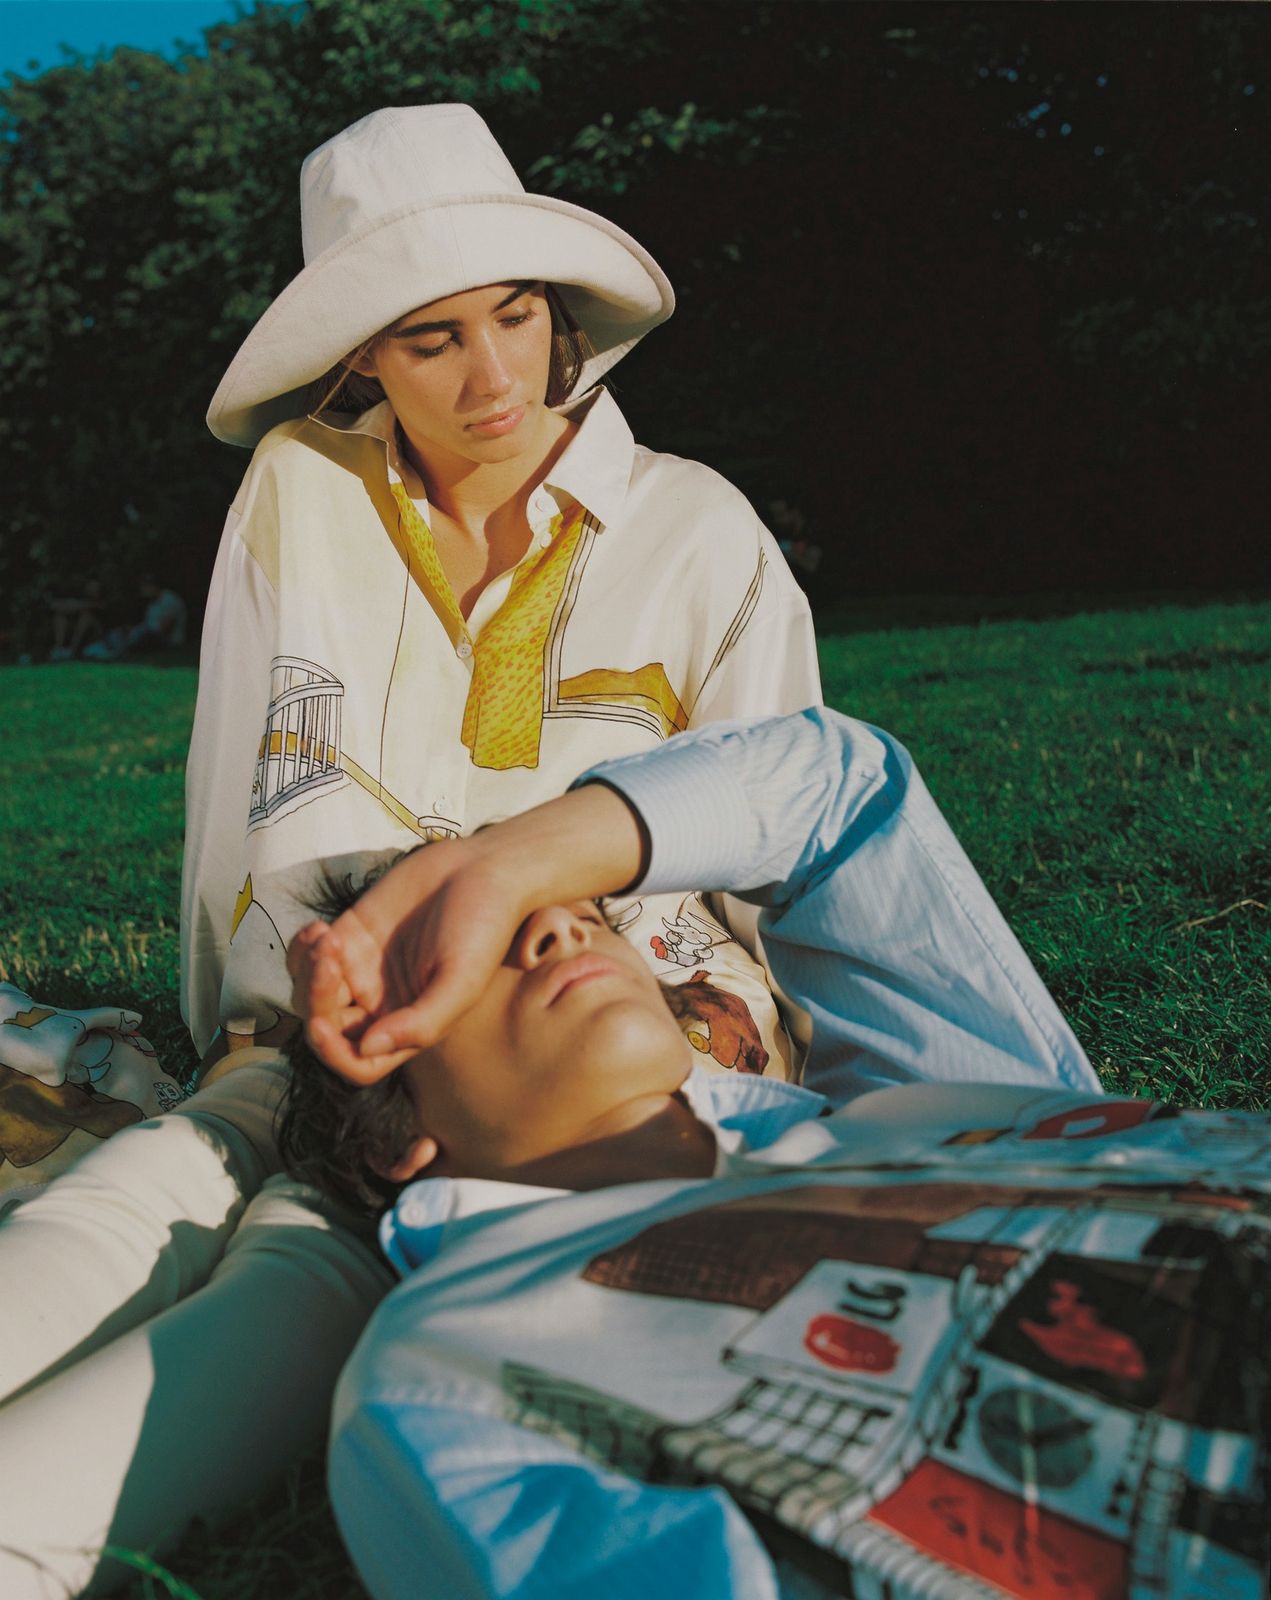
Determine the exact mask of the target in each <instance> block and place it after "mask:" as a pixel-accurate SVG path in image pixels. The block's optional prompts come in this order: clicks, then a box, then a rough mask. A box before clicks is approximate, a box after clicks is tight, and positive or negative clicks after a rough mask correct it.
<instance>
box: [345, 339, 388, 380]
mask: <svg viewBox="0 0 1271 1600" xmlns="http://www.w3.org/2000/svg"><path fill="white" fill-rule="evenodd" d="M340 365H341V366H342V367H347V368H348V369H349V371H350V372H356V373H357V375H358V377H359V378H376V377H378V376H379V374H378V373H377V372H376V370H375V357H374V356H373V355H372V354H371V352H370V350H369V348H368V347H367V346H366V345H363V346H362V348H361V349H360V350H355V351H354V352H353V354H352V355H351V356H344V357H342V358H341V361H340Z"/></svg>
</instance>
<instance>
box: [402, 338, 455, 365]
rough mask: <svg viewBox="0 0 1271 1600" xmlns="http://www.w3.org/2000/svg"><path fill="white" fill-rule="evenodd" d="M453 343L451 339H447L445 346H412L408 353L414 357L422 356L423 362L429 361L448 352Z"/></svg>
mask: <svg viewBox="0 0 1271 1600" xmlns="http://www.w3.org/2000/svg"><path fill="white" fill-rule="evenodd" d="M453 343H454V340H453V339H447V340H446V342H445V344H413V345H411V347H410V353H411V355H414V356H422V357H423V358H424V360H425V361H429V360H431V359H432V357H433V356H439V355H441V354H443V352H445V351H446V350H449V348H450V346H451V345H452V344H453Z"/></svg>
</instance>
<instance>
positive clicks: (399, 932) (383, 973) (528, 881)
mask: <svg viewBox="0 0 1271 1600" xmlns="http://www.w3.org/2000/svg"><path fill="white" fill-rule="evenodd" d="M644 853H645V840H644V835H643V825H642V824H641V822H640V820H639V818H638V817H637V816H636V814H635V812H634V811H632V809H631V808H630V807H629V806H628V804H627V802H626V801H625V800H624V799H623V798H622V797H621V796H620V795H619V794H617V793H616V792H615V791H614V790H612V789H609V788H607V787H605V786H604V785H603V784H588V785H586V786H585V787H584V788H581V789H577V790H574V791H572V792H571V793H570V794H567V795H563V796H562V797H561V798H560V799H559V800H551V801H549V802H548V803H547V804H546V805H542V806H537V807H535V808H534V810H532V811H527V812H524V813H523V814H522V815H521V816H519V817H512V818H510V819H509V820H508V821H506V822H500V823H496V824H495V825H494V826H492V827H490V828H486V829H484V830H483V831H482V832H481V833H478V834H475V835H473V836H472V837H471V838H467V839H454V840H446V841H443V842H441V843H438V844H431V845H428V846H426V847H425V848H423V849H420V850H416V851H415V852H413V853H412V854H411V855H409V856H407V857H406V858H405V859H404V860H402V861H399V862H398V863H397V865H396V866H395V867H393V868H392V869H391V870H390V871H389V872H387V873H385V875H384V876H383V878H381V879H380V881H379V882H378V883H376V884H374V885H373V886H372V887H371V888H370V889H368V890H367V891H366V892H365V894H363V895H362V896H361V898H360V899H359V900H358V902H357V904H356V905H355V906H353V907H351V908H350V909H349V910H348V911H346V912H344V914H343V915H342V916H340V917H337V919H336V920H335V921H334V922H333V923H330V924H329V925H328V924H327V923H324V922H312V923H309V924H308V926H306V927H304V928H302V929H301V930H300V932H299V933H297V934H296V936H295V938H294V939H293V940H292V942H291V947H290V949H289V950H288V952H287V968H288V971H289V972H290V973H291V976H292V980H293V985H294V987H293V991H292V1005H293V1009H294V1010H295V1011H296V1014H297V1015H298V1016H300V1017H302V1018H303V1019H304V1021H305V1033H306V1036H307V1037H308V1040H309V1043H310V1045H311V1046H312V1048H313V1050H314V1052H315V1053H316V1054H317V1055H318V1056H319V1057H320V1058H321V1059H322V1060H323V1061H325V1062H326V1064H327V1065H328V1066H329V1067H331V1068H332V1069H333V1070H334V1071H336V1072H338V1073H339V1074H340V1075H341V1076H342V1077H345V1078H348V1079H350V1080H351V1081H353V1082H355V1083H374V1082H376V1081H377V1080H378V1079H380V1078H382V1077H384V1076H386V1075H387V1074H388V1073H390V1072H392V1071H394V1070H395V1069H396V1068H397V1067H399V1066H400V1065H401V1064H402V1063H403V1062H404V1061H407V1060H409V1059H410V1057H411V1056H413V1055H415V1054H417V1053H418V1052H419V1051H420V1050H424V1049H427V1048H428V1046H429V1045H432V1044H435V1043H436V1041H437V1040H438V1039H440V1038H441V1037H442V1036H443V1035H444V1034H445V1033H446V1031H447V1030H448V1029H449V1028H450V1027H451V1025H452V1024H453V1023H454V1022H455V1021H456V1020H457V1019H458V1018H459V1017H461V1016H462V1015H463V1014H464V1013H465V1012H466V1011H467V1010H469V1008H470V1007H471V1006H472V1005H474V1004H475V1003H476V1001H477V1000H478V999H479V998H480V996H481V994H482V993H483V992H484V990H485V988H486V986H487V984H488V983H489V981H490V979H491V977H492V976H493V975H494V973H495V972H496V971H497V970H498V968H499V966H500V965H501V963H502V962H503V960H504V958H505V957H506V955H507V952H508V949H509V947H510V946H511V944H512V941H513V939H514V938H515V936H516V931H517V929H518V928H519V927H520V926H521V923H522V922H523V921H524V920H525V918H526V917H527V916H529V914H530V913H531V912H532V911H535V910H537V909H538V908H539V907H540V906H544V905H553V904H558V903H568V902H570V901H573V900H580V899H584V898H588V899H589V898H593V897H595V896H597V895H602V894H612V893H614V892H615V891H616V890H618V889H621V888H623V887H624V886H625V885H627V884H629V883H630V882H632V881H633V880H635V879H638V878H639V876H640V875H641V873H642V870H643V858H644Z"/></svg>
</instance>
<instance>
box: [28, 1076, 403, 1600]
mask: <svg viewBox="0 0 1271 1600" xmlns="http://www.w3.org/2000/svg"><path fill="white" fill-rule="evenodd" d="M230 1060H231V1061H232V1062H233V1063H234V1066H233V1070H231V1071H228V1072H224V1073H223V1075H221V1076H220V1077H218V1078H217V1079H216V1080H215V1081H214V1082H212V1083H210V1084H209V1086H208V1087H207V1088H205V1089H201V1090H200V1091H199V1093H198V1094H197V1095H195V1096H193V1098H192V1099H190V1100H189V1101H188V1102H187V1103H186V1105H185V1106H184V1107H182V1109H181V1110H179V1111H174V1112H171V1113H170V1114H169V1115H167V1116H165V1117H160V1118H156V1119H155V1120H154V1121H152V1122H146V1123H141V1124H139V1125H138V1126H136V1127H133V1128H127V1129H125V1130H123V1131H122V1132H121V1133H118V1134H116V1135H115V1136H114V1137H113V1138H111V1139H108V1140H106V1141H104V1142H103V1143H102V1145H101V1146H100V1147H99V1148H97V1149H94V1150H92V1151H91V1152H89V1153H88V1154H87V1155H86V1156H84V1158H83V1159H82V1160H81V1161H79V1162H78V1163H77V1164H76V1165H75V1166H74V1167H72V1168H71V1169H70V1170H69V1171H68V1172H66V1173H64V1174H63V1175H62V1176H61V1177H60V1178H58V1179H56V1180H55V1181H54V1183H52V1184H51V1185H50V1186H49V1188H48V1189H47V1190H46V1191H45V1192H44V1193H42V1194H39V1195H37V1196H35V1197H34V1198H32V1199H30V1200H28V1201H26V1202H25V1203H24V1204H23V1205H21V1206H19V1207H18V1208H17V1209H16V1210H14V1211H12V1212H10V1213H8V1214H7V1215H6V1216H5V1218H4V1219H3V1221H0V1595H2V1596H3V1597H4V1600H67V1597H68V1596H71V1595H75V1594H78V1593H80V1592H81V1590H83V1589H84V1588H85V1587H86V1586H87V1585H88V1584H89V1583H90V1582H92V1584H93V1588H94V1591H95V1592H96V1591H98V1590H99V1589H101V1588H108V1587H109V1586H110V1583H111V1580H112V1579H113V1580H114V1581H118V1580H119V1579H120V1578H121V1577H122V1576H123V1575H124V1573H125V1569H123V1568H121V1567H119V1566H118V1565H117V1564H114V1563H111V1562H109V1561H104V1560H103V1559H102V1556H101V1550H102V1547H103V1546H104V1545H107V1544H110V1545H115V1546H123V1547H125V1548H129V1549H134V1550H153V1549H155V1548H156V1547H158V1546H161V1545H162V1544H163V1543H164V1542H165V1541H167V1540H169V1539H171V1538H174V1537H175V1536H176V1535H177V1534H179V1533H180V1531H181V1530H182V1529H183V1528H184V1527H185V1526H186V1524H187V1523H188V1522H189V1521H190V1520H191V1519H192V1518H193V1517H195V1516H205V1517H206V1516H213V1515H215V1514H217V1513H219V1512H223V1511H226V1510H228V1509H230V1508H232V1507H234V1506H235V1505H238V1504H241V1503H242V1502H243V1501H245V1500H248V1499H250V1498H251V1497H252V1496H254V1495H256V1494H257V1493H259V1492H260V1491H261V1490H262V1489H264V1488H265V1487H267V1486H268V1484H269V1483H270V1482H272V1481H273V1480H274V1479H276V1478H277V1477H278V1476H279V1475H280V1474H281V1473H282V1471H283V1470H284V1469H285V1468H286V1467H287V1466H288V1465H289V1464H290V1463H291V1462H292V1461H293V1460H294V1459H295V1458H296V1457H297V1456H298V1455H299V1454H300V1453H301V1452H302V1451H303V1450H304V1449H306V1448H307V1447H308V1446H310V1445H311V1444H313V1443H315V1442H316V1441H318V1440H319V1439H321V1438H322V1436H323V1434H324V1432H325V1429H326V1425H327V1416H328V1409H329V1403H330V1398H331V1392H332V1390H333V1388H334V1385H335V1380H336V1377H337V1375H338V1373H339V1371H340V1368H341V1367H342V1366H343V1364H344V1361H345V1359H346V1357H347V1356H348V1354H349V1352H350V1351H351V1350H352V1348H353V1345H354V1343H355V1342H356V1340H357V1337H358V1334H359V1333H360V1332H361V1330H362V1327H363V1325H364V1324H365V1322H366V1319H367V1317H368V1316H369V1315H370V1312H371V1310H372V1308H373V1307H374V1306H375V1305H376V1303H377V1302H378V1301H379V1299H380V1298H381V1297H382V1295H383V1294H384V1293H385V1291H386V1290H387V1289H388V1287H389V1286H390V1283H391V1281H392V1276H391V1273H390V1272H389V1270H388V1268H387V1267H386V1266H385V1265H384V1264H383V1262H382V1261H381V1260H380V1258H379V1255H378V1252H377V1251H376V1250H375V1248H374V1243H373V1239H372V1235H371V1229H370V1226H369V1224H366V1225H359V1224H357V1223H354V1222H353V1221H352V1220H351V1219H350V1218H349V1217H348V1216H347V1214H346V1213H344V1212H342V1211H340V1210H339V1209H338V1208H336V1207H334V1206H333V1205H331V1204H330V1203H329V1202H326V1201H324V1200H323V1199H322V1198H321V1197H320V1196H318V1195H317V1193H316V1191H314V1190H312V1189H309V1188H307V1187H305V1186H303V1185H300V1184H296V1183H292V1182H291V1181H290V1180H288V1179H286V1178H283V1177H280V1176H271V1175H272V1174H275V1173H276V1171H277V1166H278V1161H277V1154H276V1151H275V1148H274V1140H273V1131H272V1123H273V1112H274V1107H275V1105H276V1103H277V1100H278V1096H279V1094H280V1092H281V1089H282V1086H283V1083H284V1081H285V1076H286V1072H287V1070H288V1069H287V1065H286V1063H285V1061H284V1060H283V1058H281V1057H280V1056H278V1055H276V1054H275V1053H274V1052H272V1051H267V1050H252V1051H244V1052H241V1055H236V1056H234V1057H231V1058H230ZM227 1065H228V1063H227Z"/></svg>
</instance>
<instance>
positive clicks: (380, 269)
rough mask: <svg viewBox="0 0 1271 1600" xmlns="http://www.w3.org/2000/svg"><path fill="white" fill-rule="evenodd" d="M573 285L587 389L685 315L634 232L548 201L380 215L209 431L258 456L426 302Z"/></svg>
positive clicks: (260, 351)
mask: <svg viewBox="0 0 1271 1600" xmlns="http://www.w3.org/2000/svg"><path fill="white" fill-rule="evenodd" d="M525 279H528V280H533V281H535V282H537V281H539V280H540V279H541V280H543V281H544V282H547V283H552V284H556V285H558V286H560V288H561V289H562V292H563V298H564V300H565V302H566V304H567V306H568V307H569V310H570V313H571V314H572V315H573V317H574V319H575V320H576V321H577V323H578V325H579V327H580V328H581V329H582V330H583V332H584V333H585V334H586V335H587V337H588V339H589V340H590V342H591V345H592V348H593V350H594V351H595V355H594V356H593V357H592V358H591V359H590V360H588V361H587V363H586V364H585V366H584V367H583V370H582V373H581V374H580V376H579V380H578V382H577V383H576V384H575V386H574V387H575V392H576V393H582V392H583V391H584V390H585V389H587V388H589V387H590V386H591V384H593V383H594V382H595V381H596V380H597V379H598V378H599V377H600V376H601V375H602V374H603V373H605V372H607V371H608V370H609V368H610V367H612V366H613V365H614V363H615V362H617V361H619V360H621V359H622V357H623V356H624V355H625V354H626V353H627V351H628V350H630V349H631V347H632V345H634V344H635V343H637V341H638V340H640V339H642V338H643V337H644V335H645V334H646V333H648V331H649V330H650V329H651V328H655V327H656V326H657V325H658V323H659V322H664V321H665V320H666V318H667V317H669V316H670V315H671V312H672V311H673V310H674V308H675V296H674V293H673V292H672V289H671V285H670V283H669V282H668V281H667V278H666V275H665V274H664V273H663V271H662V269H661V268H660V267H659V266H658V264H657V262H656V261H654V259H653V257H652V256H650V255H649V253H648V252H647V251H646V250H644V249H643V248H642V247H641V246H640V245H639V244H637V243H636V241H635V240H634V239H633V238H631V236H630V235H629V234H627V233H624V232H623V231H622V229H621V228H618V227H615V226H614V224H613V223H611V222H608V221H606V220H605V218H604V217H601V216H597V215H596V214H595V213H594V212H591V211H586V210H584V209H583V208H582V207H581V206H575V205H571V204H570V203H569V202H568V201H566V200H554V199H552V198H551V197H550V196H548V195H535V194H524V195H509V194H500V195H471V196H449V197H447V198H446V199H445V200H441V201H434V202H431V203H429V204H427V205H421V206H408V207H404V208H403V209H401V210H400V211H394V212H390V213H388V214H387V215H386V216H383V217H377V218H376V219H375V221H374V222H373V223H370V224H368V225H367V226H366V227H364V228H362V229H360V230H358V231H357V232H355V233H352V234H350V235H348V236H347V237H346V238H344V239H341V240H340V241H339V242H338V243H337V244H334V245H332V246H331V248H330V249H328V250H326V251H324V252H323V253H322V255H320V256H319V257H318V258H317V259H316V260H315V261H312V262H310V263H309V265H308V266H306V267H305V268H304V269H303V271H301V272H299V273H298V274H297V275H296V277H294V278H293V279H292V281H291V282H290V283H289V284H288V285H287V287H286V288H285V289H284V290H283V291H282V293H281V294H280V295H279V296H278V298H277V299H276V300H275V301H274V302H273V304H272V305H271V306H270V307H269V308H268V310H267V311H266V312H265V313H264V315H263V316H262V317H261V318H260V320H259V321H258V322H257V323H256V325H255V327H254V328H253V329H252V330H251V332H250V333H249V334H248V335H247V337H246V339H244V341H243V343H242V345H241V346H240V347H239V350H238V353H237V355H235V357H234V359H233V360H232V361H231V362H230V364H229V367H228V369H227V371H226V373H225V376H224V377H223V378H222V379H221V382H220V385H219V386H218V388H217V391H216V393H215V395H214V396H213V397H212V404H211V406H210V407H209V409H208V414H207V422H208V427H209V428H211V430H212V432H213V433H214V434H215V435H216V436H217V438H218V439H224V440H225V442H226V443H227V444H240V445H246V446H248V447H250V446H253V445H255V444H257V443H258V442H259V440H260V439H261V438H263V437H264V435H265V434H266V433H268V431H269V429H270V428H271V427H273V426H274V425H275V424H276V423H278V422H282V421H285V420H286V419H287V418H289V417H295V416H298V415H300V414H301V412H302V411H303V410H304V400H303V393H304V391H305V389H306V388H307V387H308V385H309V384H311V383H313V382H314V381H315V379H317V378H320V377H321V376H322V375H323V373H325V372H328V371H330V369H331V368H332V367H333V366H334V365H335V363H336V362H337V361H339V360H340V359H341V357H343V356H346V355H348V353H349V352H350V351H351V350H355V349H356V348H357V347H358V345H360V344H362V343H363V341H364V340H366V339H369V338H370V337H371V335H372V334H375V333H378V332H379V330H380V329H381V328H385V327H387V326H388V325H389V324H390V323H392V322H396V321H397V319H398V318H399V317H402V316H404V315H405V314H406V312H408V311H413V310H414V309H415V308H416V307H417V306H423V305H428V304H430V303H431V302H432V301H434V300H442V299H445V298H446V297H447V296H448V295H452V294H461V293H463V292H464V291H465V290H467V289H479V288H482V287H484V285H486V284H490V283H511V282H516V281H519V280H525Z"/></svg>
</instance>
